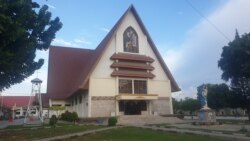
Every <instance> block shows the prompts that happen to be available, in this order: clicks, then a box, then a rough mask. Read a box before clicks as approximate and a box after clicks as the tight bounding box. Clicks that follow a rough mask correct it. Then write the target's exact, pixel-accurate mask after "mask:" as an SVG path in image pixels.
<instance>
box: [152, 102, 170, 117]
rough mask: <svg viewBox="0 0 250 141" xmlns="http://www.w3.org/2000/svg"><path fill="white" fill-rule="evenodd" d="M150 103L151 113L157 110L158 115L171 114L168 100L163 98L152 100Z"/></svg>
mask: <svg viewBox="0 0 250 141" xmlns="http://www.w3.org/2000/svg"><path fill="white" fill-rule="evenodd" d="M151 105H152V107H151V108H152V109H151V110H152V112H153V113H154V112H157V114H158V115H166V114H172V110H171V107H170V103H169V100H165V99H159V100H153V101H152V103H151Z"/></svg>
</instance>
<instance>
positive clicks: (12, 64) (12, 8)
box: [0, 0, 62, 92]
mask: <svg viewBox="0 0 250 141" xmlns="http://www.w3.org/2000/svg"><path fill="white" fill-rule="evenodd" d="M61 27H62V23H61V22H60V20H59V18H58V17H56V18H55V19H54V20H51V13H50V12H49V11H48V6H47V5H43V6H42V7H41V8H40V6H39V5H38V4H37V3H36V2H32V0H1V2H0V92H1V91H3V90H4V89H6V88H9V87H10V86H11V85H14V84H16V83H20V82H22V81H23V80H24V79H25V78H27V77H29V76H30V75H32V74H33V73H34V71H35V70H37V69H39V68H41V66H42V65H43V63H44V60H43V59H39V60H38V61H34V59H35V57H36V51H37V50H47V49H48V48H49V46H50V44H51V41H52V40H53V39H54V38H55V33H56V32H57V31H58V30H60V29H61Z"/></svg>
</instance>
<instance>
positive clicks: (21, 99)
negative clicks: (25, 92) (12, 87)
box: [0, 96, 35, 109]
mask: <svg viewBox="0 0 250 141" xmlns="http://www.w3.org/2000/svg"><path fill="white" fill-rule="evenodd" d="M29 99H30V96H0V104H1V102H3V107H5V108H8V109H11V108H12V107H13V106H16V107H27V106H28V104H29ZM34 101H35V96H32V97H31V104H32V103H33V102H34Z"/></svg>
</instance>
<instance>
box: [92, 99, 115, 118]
mask: <svg viewBox="0 0 250 141" xmlns="http://www.w3.org/2000/svg"><path fill="white" fill-rule="evenodd" d="M91 102H92V105H91V116H92V117H110V116H111V113H114V114H115V111H116V106H115V100H92V101H91Z"/></svg>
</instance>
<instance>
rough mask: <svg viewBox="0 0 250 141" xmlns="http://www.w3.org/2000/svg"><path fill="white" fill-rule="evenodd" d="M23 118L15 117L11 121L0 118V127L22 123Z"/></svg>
mask: <svg viewBox="0 0 250 141" xmlns="http://www.w3.org/2000/svg"><path fill="white" fill-rule="evenodd" d="M23 121H24V119H15V120H13V121H12V122H9V121H8V120H1V121H0V129H3V128H6V127H7V126H9V125H22V124H23Z"/></svg>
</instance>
